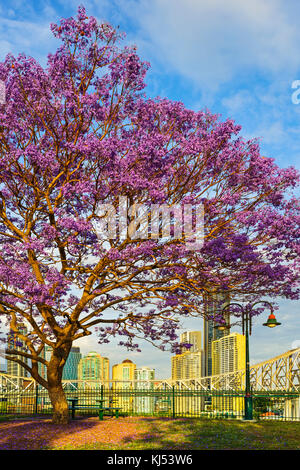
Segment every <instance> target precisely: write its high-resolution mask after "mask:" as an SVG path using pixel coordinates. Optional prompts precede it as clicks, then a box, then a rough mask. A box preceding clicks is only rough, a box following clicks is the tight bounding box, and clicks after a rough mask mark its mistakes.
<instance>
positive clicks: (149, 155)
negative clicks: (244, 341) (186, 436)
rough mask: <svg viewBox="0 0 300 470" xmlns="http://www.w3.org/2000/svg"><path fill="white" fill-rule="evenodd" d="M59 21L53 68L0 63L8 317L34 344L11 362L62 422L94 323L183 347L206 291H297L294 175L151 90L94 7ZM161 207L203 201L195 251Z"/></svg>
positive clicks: (1, 213)
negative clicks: (182, 328) (66, 372)
mask: <svg viewBox="0 0 300 470" xmlns="http://www.w3.org/2000/svg"><path fill="white" fill-rule="evenodd" d="M51 30H52V32H53V34H54V36H55V37H56V38H58V39H59V40H60V44H61V45H60V47H59V48H58V49H57V51H56V52H55V53H54V54H49V55H48V62H47V66H46V67H45V68H43V67H42V66H41V65H40V64H39V63H38V62H37V61H36V60H35V59H33V58H31V57H27V56H25V55H24V54H20V55H19V56H18V57H14V56H13V55H11V54H9V55H8V56H7V57H6V58H5V60H4V62H2V63H0V80H2V81H4V82H5V86H6V103H5V104H2V105H0V246H1V251H0V320H1V321H2V323H4V324H6V325H7V326H8V327H9V329H10V331H11V333H12V334H14V335H16V336H17V337H18V338H19V340H20V341H21V342H22V343H23V344H24V345H25V348H24V350H23V351H22V352H20V350H19V349H18V351H17V350H15V349H13V348H10V349H8V350H6V355H7V357H9V358H11V359H12V360H15V361H16V362H19V363H20V364H22V365H23V366H24V368H25V369H27V370H28V371H29V372H30V374H31V375H32V377H34V378H35V380H36V381H37V382H38V383H40V384H41V385H42V386H43V387H45V388H47V389H48V391H49V395H50V398H51V401H52V404H53V407H54V420H55V421H56V422H66V421H67V405H66V401H65V398H64V394H63V390H62V387H61V378H62V370H63V366H64V364H65V362H66V360H67V357H68V354H69V351H70V348H71V346H72V343H73V342H74V341H76V340H77V339H79V338H81V337H83V336H86V335H90V334H92V331H93V329H96V330H97V333H98V335H99V342H100V343H105V342H108V341H109V338H110V337H115V336H120V345H123V346H125V347H127V348H128V349H137V348H139V345H138V338H145V339H147V340H149V341H150V342H152V343H153V344H156V345H158V346H159V347H160V348H161V349H164V348H165V347H166V346H167V345H168V344H171V347H172V348H173V349H172V351H173V352H177V351H179V350H180V344H179V343H178V342H177V335H176V328H177V326H178V323H177V321H176V320H177V319H180V318H184V317H187V316H189V315H204V309H203V298H204V297H205V296H206V295H208V294H210V293H211V292H218V291H222V292H223V291H225V292H230V297H231V298H233V299H235V300H237V299H244V300H247V299H256V300H257V299H260V298H263V297H264V296H266V295H268V296H274V297H276V296H281V297H285V298H290V299H297V298H298V297H299V250H300V248H299V214H300V211H299V209H300V208H299V201H298V200H297V199H296V198H295V197H294V196H293V190H294V188H295V187H296V186H297V185H298V184H299V174H298V173H297V171H296V170H295V169H294V168H292V167H291V168H286V169H281V168H279V167H278V166H277V165H276V164H275V162H274V159H272V158H267V157H264V156H262V155H261V154H260V149H259V145H258V142H257V141H256V140H244V139H243V138H242V137H241V136H240V135H239V133H240V130H241V128H240V126H238V125H236V124H235V123H234V122H233V121H232V120H225V121H222V120H220V117H219V116H216V115H214V114H212V113H210V112H209V111H199V112H195V111H191V110H188V109H186V108H185V106H184V105H183V104H182V103H180V102H173V101H170V100H168V99H162V98H156V99H149V98H147V97H146V95H145V93H144V88H145V82H144V80H145V75H146V72H147V69H148V68H149V64H148V63H145V62H143V61H141V59H140V58H139V57H138V55H137V52H136V48H135V47H129V46H123V47H122V41H121V40H122V35H121V34H120V33H119V32H117V30H115V29H114V28H113V27H112V26H110V25H109V24H98V23H97V21H96V19H95V18H93V17H88V16H87V14H86V11H85V9H84V7H79V9H78V14H77V16H76V17H75V18H69V19H62V20H61V21H60V22H59V24H52V25H51ZM120 201H126V206H124V204H123V203H122V204H123V205H121V204H120ZM153 205H154V206H155V207H160V208H166V207H171V206H172V207H174V211H173V212H172V214H173V220H174V218H175V214H176V211H177V213H181V214H184V210H185V208H187V207H188V208H190V207H194V209H195V210H194V212H191V213H190V227H194V226H195V223H196V219H197V210H198V209H199V208H200V207H201V208H202V209H201V210H203V212H202V213H204V216H203V222H204V226H202V229H203V232H202V243H200V244H199V246H198V248H197V249H195V247H194V246H192V245H193V244H191V243H190V244H189V243H188V241H190V242H191V238H192V237H191V234H195V233H196V232H191V231H189V230H187V229H186V226H185V230H183V231H181V232H180V233H179V232H177V231H176V230H175V229H174V227H173V226H172V227H171V230H170V233H169V236H166V233H165V232H164V228H165V227H164V221H163V219H162V218H161V217H158V218H157V220H156V222H155V220H154V219H153V218H151V214H152V213H151V210H150V209H151V207H153ZM124 207H126V208H127V209H128V210H127V212H126V213H125V215H124V213H122V211H123V209H124ZM141 207H144V208H145V207H147V208H149V209H148V211H147V210H146V211H145V210H144V213H143V215H142V217H140V212H139V208H141ZM108 209H110V210H111V211H112V214H113V215H114V218H112V219H111V220H112V222H116V224H115V227H114V226H113V224H111V226H112V233H113V236H111V237H106V238H105V237H102V238H101V229H99V227H100V228H101V227H102V231H104V228H105V227H106V225H105V224H104V223H103V221H104V220H106V221H107V222H109V219H105V216H106V215H107V211H108ZM198 212H199V210H198ZM172 214H171V215H170V220H172ZM182 220H183V219H182ZM184 220H186V221H188V216H186V218H185V219H184ZM121 222H122V224H121ZM101 224H102V225H101ZM108 225H109V223H107V226H108ZM106 228H107V227H106ZM155 230H156V232H155ZM154 234H156V236H154ZM138 235H139V236H138ZM157 235H158V236H157ZM23 325H26V328H27V330H26V331H27V332H26V333H24V330H23V329H22V326H23ZM3 339H4V340H5V338H3ZM45 346H49V347H50V348H51V350H52V355H51V359H50V360H48V361H46V359H45V355H44V351H45ZM16 353H18V356H16ZM42 367H44V369H45V370H46V371H47V372H46V374H42V373H41V368H42Z"/></svg>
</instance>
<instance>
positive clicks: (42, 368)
mask: <svg viewBox="0 0 300 470" xmlns="http://www.w3.org/2000/svg"><path fill="white" fill-rule="evenodd" d="M52 351H53V349H52V348H51V346H48V344H45V346H44V349H43V351H42V352H41V355H40V356H41V357H42V358H43V359H45V360H46V361H49V360H50V358H51V355H52ZM38 370H39V374H40V376H41V377H43V379H45V380H47V366H46V365H45V364H42V363H41V362H39V363H38Z"/></svg>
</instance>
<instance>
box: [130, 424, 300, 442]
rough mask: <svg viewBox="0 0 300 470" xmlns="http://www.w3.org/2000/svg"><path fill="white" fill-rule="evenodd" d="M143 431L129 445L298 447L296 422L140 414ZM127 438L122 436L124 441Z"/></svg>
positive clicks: (298, 432) (299, 425)
mask: <svg viewBox="0 0 300 470" xmlns="http://www.w3.org/2000/svg"><path fill="white" fill-rule="evenodd" d="M143 419H144V421H145V423H147V427H148V430H147V433H145V434H144V435H142V436H140V438H139V439H136V440H135V441H134V443H132V445H131V448H132V449H147V448H148V449H172V450H265V449H270V450H282V449H287V450H288V449H289V450H294V449H300V444H299V438H298V436H299V435H300V423H299V422H296V423H295V422H294V423H289V422H244V421H235V420H220V421H219V420H212V419H193V418H182V419H181V418H177V419H172V418H160V419H155V418H141V421H142V420H143ZM126 442H127V443H128V442H130V440H129V439H124V443H126Z"/></svg>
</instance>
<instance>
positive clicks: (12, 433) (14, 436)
mask: <svg viewBox="0 0 300 470" xmlns="http://www.w3.org/2000/svg"><path fill="white" fill-rule="evenodd" d="M106 419H110V418H105V419H104V421H102V422H103V423H105V421H106ZM98 425H99V420H98V421H97V420H95V418H93V419H88V418H87V417H78V418H76V419H75V420H71V421H70V422H69V423H68V424H67V425H58V424H53V423H52V422H51V417H49V416H39V417H34V418H33V417H25V418H23V417H22V418H14V419H11V418H9V419H8V420H6V421H2V422H0V449H1V450H41V449H49V448H51V443H52V441H54V440H57V439H59V438H67V439H69V440H70V442H73V443H74V444H76V441H77V438H76V436H77V435H78V434H79V433H81V432H82V431H84V433H86V434H91V433H92V432H93V428H94V427H95V426H98Z"/></svg>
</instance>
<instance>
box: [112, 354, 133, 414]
mask: <svg viewBox="0 0 300 470" xmlns="http://www.w3.org/2000/svg"><path fill="white" fill-rule="evenodd" d="M135 370H136V364H134V363H133V362H132V361H131V360H130V359H125V360H124V361H123V362H122V363H121V364H115V365H113V367H112V380H113V384H112V391H113V392H114V391H115V390H118V393H117V395H116V396H115V404H114V406H119V407H121V408H122V410H124V411H130V412H132V411H133V409H134V398H133V395H132V389H133V388H134V371H135Z"/></svg>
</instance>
